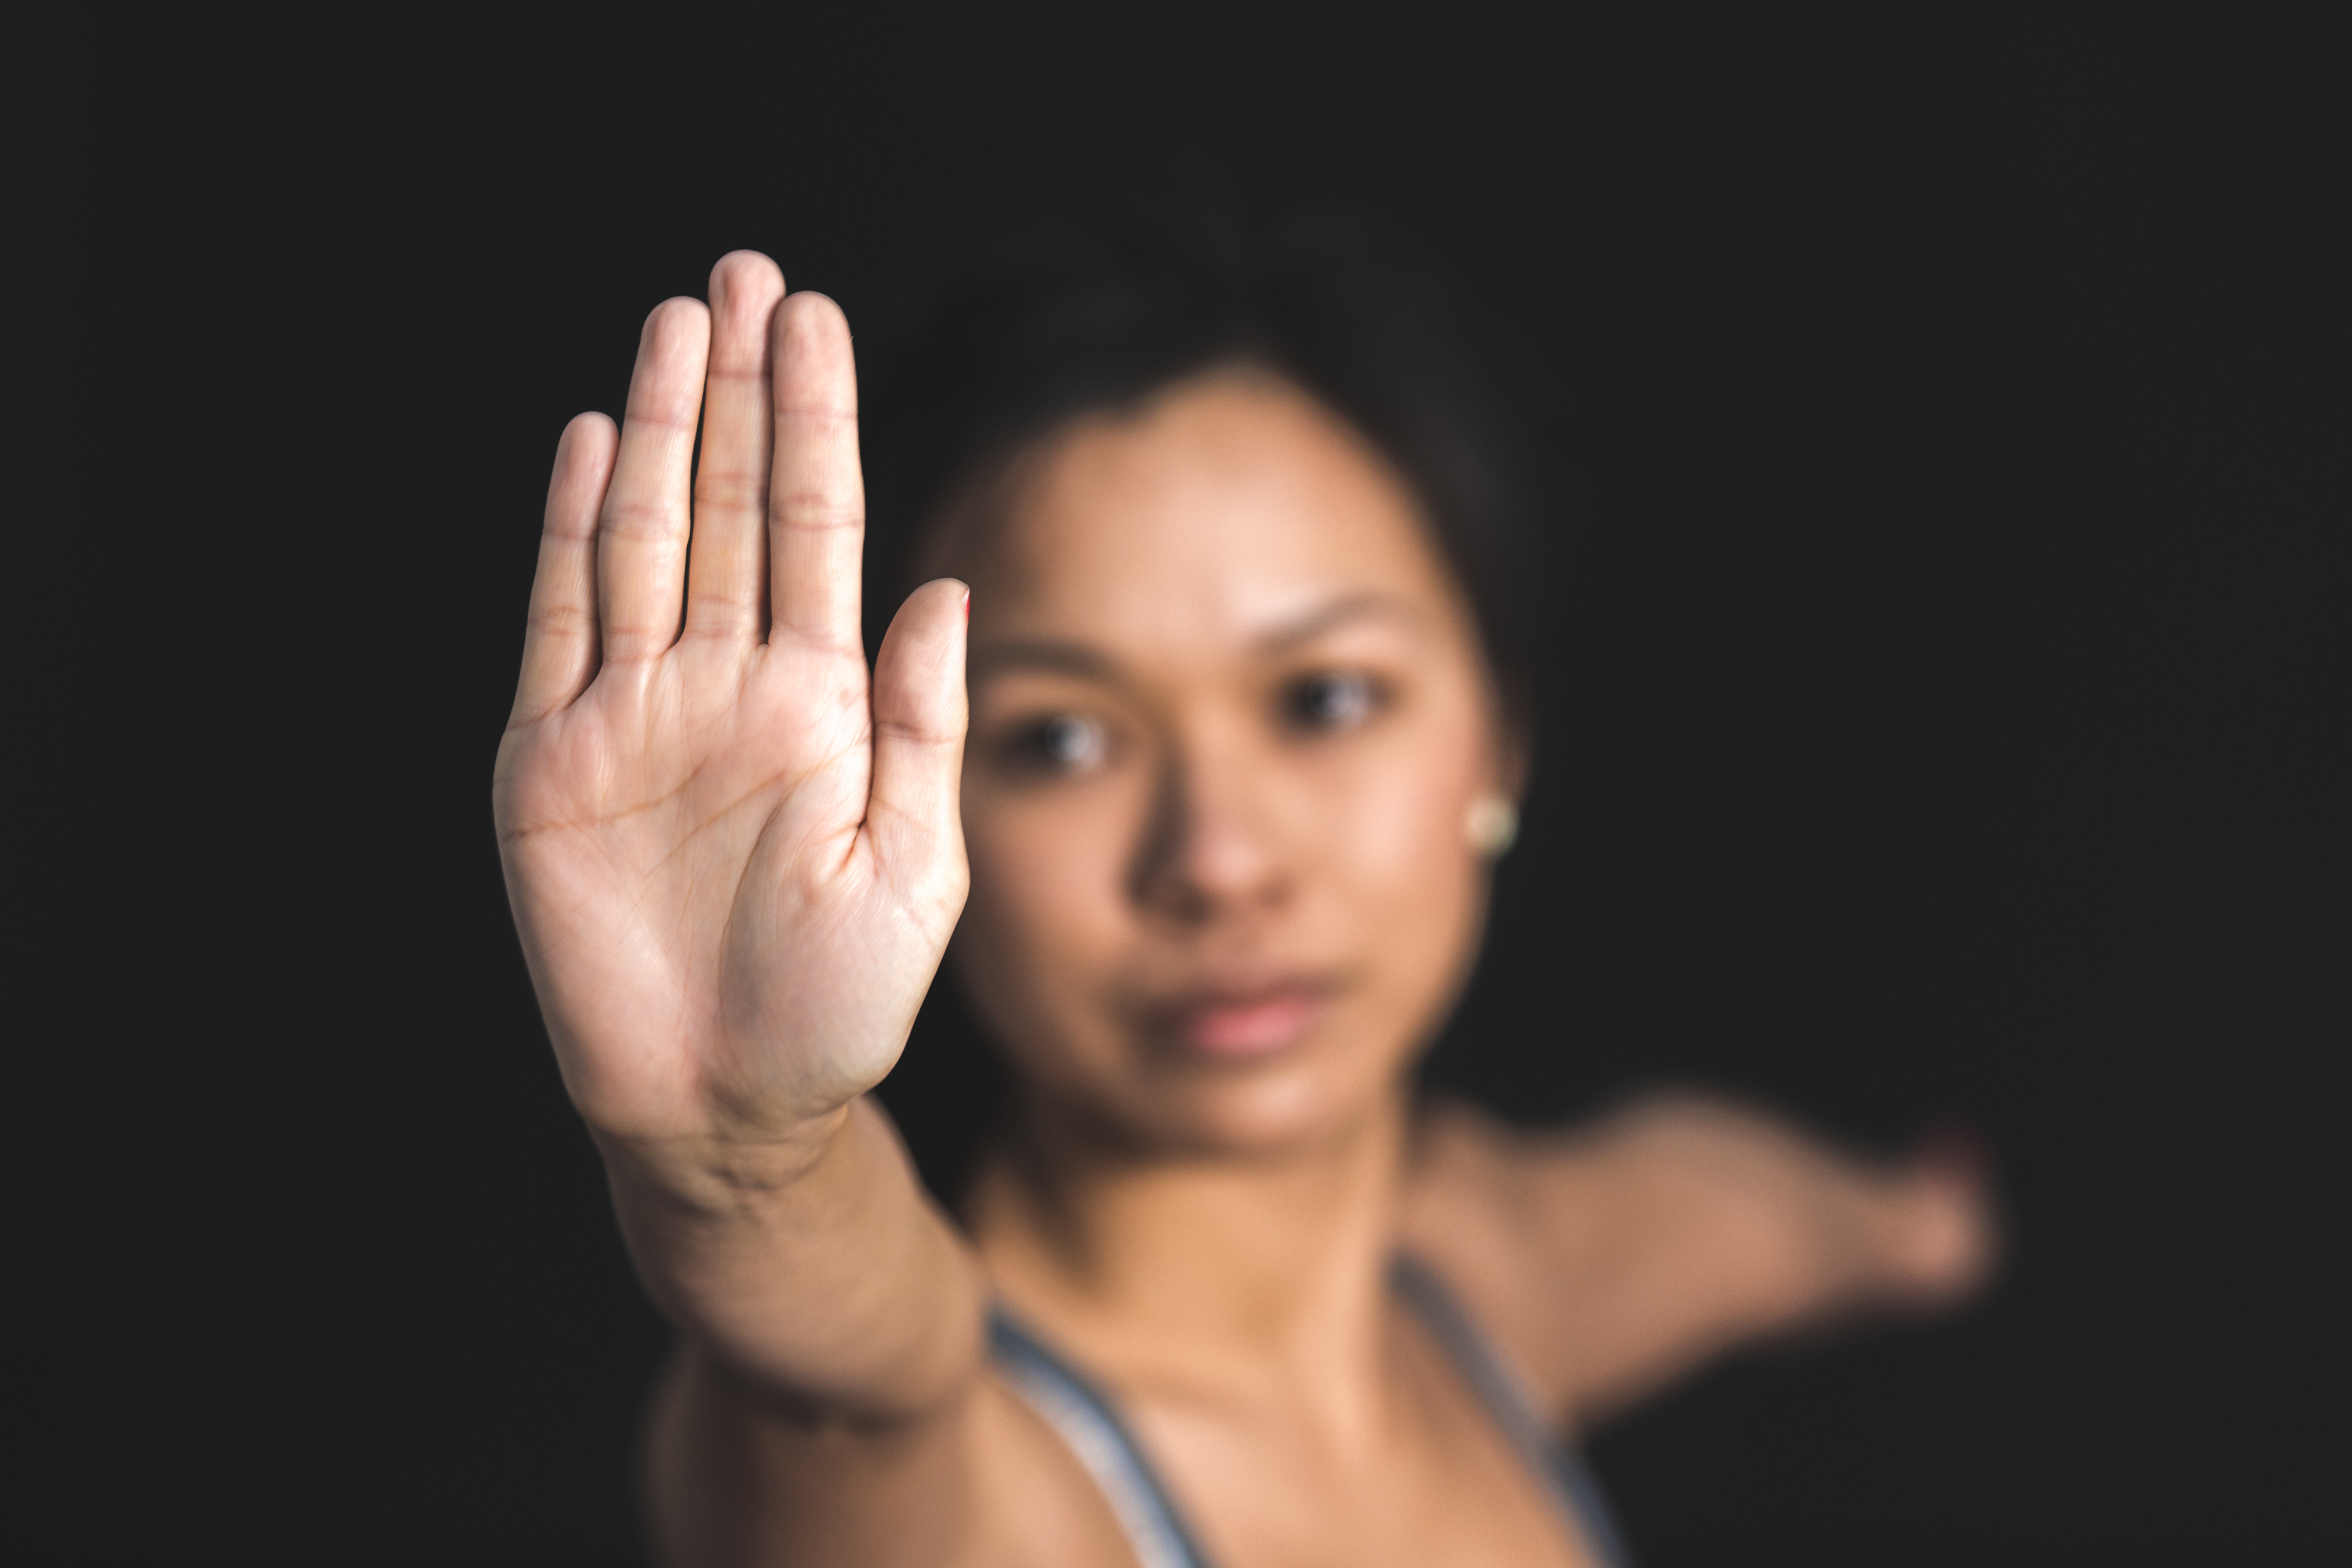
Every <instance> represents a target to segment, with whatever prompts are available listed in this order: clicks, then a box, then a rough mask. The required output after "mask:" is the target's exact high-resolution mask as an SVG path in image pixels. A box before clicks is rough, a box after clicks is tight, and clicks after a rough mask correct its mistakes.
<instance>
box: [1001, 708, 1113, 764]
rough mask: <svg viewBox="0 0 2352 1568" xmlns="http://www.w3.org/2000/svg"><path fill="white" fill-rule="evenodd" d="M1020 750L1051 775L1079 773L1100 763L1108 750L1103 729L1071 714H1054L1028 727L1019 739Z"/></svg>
mask: <svg viewBox="0 0 2352 1568" xmlns="http://www.w3.org/2000/svg"><path fill="white" fill-rule="evenodd" d="M1020 744H1021V750H1022V751H1023V752H1024V753H1026V755H1027V756H1028V757H1029V758H1030V760H1031V761H1033V762H1034V763H1037V764H1039V765H1040V766H1042V767H1045V768H1046V769H1049V770H1051V771H1053V772H1055V773H1083V772H1085V771H1086V770H1087V769H1088V768H1092V767H1096V766H1097V765H1099V764H1100V763H1101V762H1102V761H1103V758H1104V757H1105V756H1106V755H1107V754H1108V752H1109V750H1110V738H1109V737H1108V735H1107V734H1105V733H1104V731H1103V727H1102V726H1101V725H1100V724H1097V723H1096V722H1095V721H1092V720H1090V719H1081V718H1079V717H1078V716H1077V715H1076V714H1075V713H1056V714H1055V715H1054V716H1053V717H1052V718H1050V719H1047V720H1045V721H1042V722H1040V723H1036V724H1033V725H1031V726H1030V727H1029V728H1028V729H1027V730H1026V731H1023V733H1022V736H1021V742H1020Z"/></svg>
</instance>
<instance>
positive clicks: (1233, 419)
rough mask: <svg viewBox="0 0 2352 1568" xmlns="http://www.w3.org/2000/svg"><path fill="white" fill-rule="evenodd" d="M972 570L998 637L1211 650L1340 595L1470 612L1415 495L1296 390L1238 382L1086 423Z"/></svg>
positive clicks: (1432, 611) (979, 605)
mask: <svg viewBox="0 0 2352 1568" xmlns="http://www.w3.org/2000/svg"><path fill="white" fill-rule="evenodd" d="M986 533H987V540H986V545H985V547H984V549H983V551H982V552H981V553H982V557H983V558H982V559H979V560H972V561H969V562H961V563H958V564H960V565H963V566H964V567H965V568H966V571H967V574H968V575H969V577H970V578H971V583H972V585H973V589H974V596H973V610H974V614H975V615H976V616H982V617H984V620H985V621H986V622H987V623H988V624H989V626H990V627H991V629H992V630H999V631H1003V632H1013V633H1044V632H1051V633H1052V634H1054V635H1057V636H1062V637H1077V638H1082V639H1084V640H1087V641H1088V642H1093V643H1097V644H1100V645H1102V646H1105V647H1114V648H1127V649H1131V650H1133V651H1134V652H1136V653H1138V654H1149V653H1155V652H1156V653H1193V654H1198V653H1202V652H1207V651H1210V650H1212V649H1213V648H1215V647H1219V646H1220V645H1223V644H1228V643H1230V642H1232V641H1234V640H1235V639H1246V638H1249V637H1254V636H1255V635H1257V634H1260V633H1262V632H1264V631H1265V629H1266V628H1268V627H1271V626H1281V625H1284V624H1286V623H1287V622H1289V621H1292V620H1295V619H1296V618H1297V617H1298V616H1301V615H1306V614H1311V613H1313V611H1314V610H1315V609H1316V608H1317V607H1318V606H1319V605H1324V604H1326V603H1328V602H1329V601H1330V600H1332V599H1333V598H1335V597H1339V596H1342V595H1359V594H1362V595H1379V596H1381V597H1383V598H1388V599H1393V600H1397V601H1401V602H1402V605H1403V607H1405V608H1407V609H1409V610H1414V611H1418V612H1419V613H1420V615H1421V616H1423V617H1424V618H1426V619H1428V620H1430V621H1431V622H1433V623H1438V624H1443V625H1444V626H1448V627H1452V626H1454V625H1455V624H1456V623H1458V622H1459V621H1460V620H1461V619H1462V617H1463V614H1464V608H1463V606H1462V605H1461V603H1460V595H1458V593H1457V592H1456V590H1455V589H1454V584H1453V579H1452V575H1451V574H1450V573H1449V572H1448V571H1447V569H1446V567H1445V564H1444V561H1443V559H1442V558H1441V557H1440V555H1439V554H1438V552H1437V551H1436V549H1435V547H1434V545H1433V542H1432V540H1431V538H1430V535H1429V531H1428V530H1427V528H1426V527H1425V525H1424V524H1423V521H1422V517H1421V512H1420V508H1419V505H1418V503H1417V501H1416V500H1415V498H1414V496H1413V494H1412V490H1411V489H1409V487H1408V486H1407V485H1406V484H1405V483H1404V482H1403V480H1402V479H1401V478H1400V477H1399V476H1398V475H1397V474H1396V472H1395V471H1394V470H1393V469H1392V468H1391V467H1390V466H1389V464H1388V463H1387V462H1386V461H1385V460H1384V459H1383V458H1381V456H1380V454H1379V453H1378V452H1377V451H1376V450H1375V449H1374V448H1373V447H1371V446H1370V444H1369V443H1367V442H1366V441H1365V440H1364V439H1363V438H1362V437H1360V436H1359V435H1358V434H1357V433H1356V432H1355V431H1354V430H1353V429H1352V428H1350V427H1349V426H1348V425H1346V424H1345V423H1344V422H1343V421H1341V420H1340V419H1339V417H1337V416H1334V415H1333V414H1331V413H1330V412H1329V411H1328V409H1326V408H1325V407H1324V406H1323V405H1321V404H1319V403H1318V402H1316V401H1315V400H1314V399H1313V398H1311V397H1309V396H1307V395H1306V394H1304V393H1302V392H1300V391H1298V390H1297V388H1295V387H1293V386H1292V385H1290V384H1288V383H1286V382H1284V381H1281V380H1279V379H1277V378H1276V377H1274V376H1272V375H1270V374H1265V373H1253V372H1246V371H1223V372H1219V373H1215V374H1210V375H1204V376H1202V377H1199V378H1196V379H1194V380H1192V381H1189V382H1186V383H1182V384H1179V385H1177V386H1175V387H1172V388H1171V389H1169V390H1168V391H1166V392H1164V393H1162V394H1160V395H1159V396H1157V397H1155V398H1154V399H1152V400H1151V401H1150V403H1148V404H1146V405H1143V406H1142V407H1140V408H1139V409H1136V410H1133V411H1129V412H1125V413H1121V414H1118V415H1100V416H1089V417H1087V418H1084V419H1081V420H1079V421H1077V422H1076V423H1074V424H1073V425H1071V426H1068V427H1066V428H1065V429H1064V430H1062V431H1060V432H1058V433H1057V434H1056V435H1055V436H1054V437H1050V438H1049V439H1048V440H1047V441H1046V442H1045V444H1044V445H1043V446H1041V447H1040V448H1039V449H1038V450H1037V451H1036V452H1034V454H1032V456H1031V457H1030V458H1029V459H1028V460H1026V461H1025V462H1024V463H1023V464H1021V465H1020V466H1019V468H1017V470H1016V472H1015V473H1014V475H1013V478H1012V480H1011V483H1010V486H1009V489H1008V490H1007V491H1006V492H1005V493H1004V495H1003V505H1002V507H1001V510H999V511H998V515H997V521H996V525H995V526H994V527H993V528H991V529H989V530H987V531H986Z"/></svg>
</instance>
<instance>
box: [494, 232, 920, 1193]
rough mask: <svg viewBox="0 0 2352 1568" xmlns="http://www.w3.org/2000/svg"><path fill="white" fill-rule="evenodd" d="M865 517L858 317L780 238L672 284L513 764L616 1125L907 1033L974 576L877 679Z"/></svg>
mask: <svg viewBox="0 0 2352 1568" xmlns="http://www.w3.org/2000/svg"><path fill="white" fill-rule="evenodd" d="M698 407H699V412H700V422H701V431H702V450H701V458H700V463H699V467H698V468H697V469H696V471H694V472H693V473H692V474H691V475H689V471H688V470H689V468H690V467H693V461H692V458H693V452H694V440H695V430H696V422H697V411H698ZM689 479H690V481H691V482H690V483H689ZM863 542H864V487H863V483H862V480H861V479H860V476H859V471H858V455H857V411H856V370H855V367H854V364H853V362H852V357H851V351H850V342H849V332H848V327H847V324H846V323H845V321H844V320H843V318H842V314H841V311H840V310H839V309H838V308H837V307H836V306H835V304H834V303H833V301H832V300H827V299H825V298H824V297H823V296H821V295H816V294H807V293H802V294H793V295H792V296H790V297H786V295H785V293H784V280H783V278H782V274H780V273H779V272H778V271H777V269H776V267H775V265H774V264H773V263H772V262H771V261H769V260H768V259H767V258H765V257H762V256H757V255H753V254H751V253H749V252H737V253H735V254H733V255H730V256H729V257H727V258H725V259H723V260H721V261H720V262H719V265H718V267H717V268H715V269H714V270H713V271H712V274H711V280H710V303H709V307H708V308H706V307H705V306H703V305H702V304H701V303H699V302H698V301H696V300H670V301H668V302H667V303H666V304H664V305H662V306H661V307H660V308H659V309H657V310H655V311H654V313H653V315H652V316H651V317H650V318H649V319H648V320H647V321H646V328H645V335H644V338H643V340H642V342H641V343H640V345H639V348H638V351H637V363H636V370H635V375H634V377H633V378H632V380H631V382H630V385H629V401H628V411H627V414H626V416H625V418H624V419H623V421H622V423H621V425H620V427H619V429H618V430H617V431H615V429H614V426H613V423H612V421H611V420H609V419H607V418H605V417H604V416H601V415H594V414H589V415H583V416H580V417H579V418H577V419H575V420H573V421H572V424H571V426H569V427H568V428H567V429H566V430H565V431H564V433H563V437H562V442H561V443H560V444H559V446H558V447H557V448H556V458H555V475H554V479H553V481H552V483H551V486H550V489H549V492H548V501H547V522H546V532H545V535H544V537H543V539H542V541H541V547H540V558H539V574H538V578H537V581H536V582H535V583H534V584H533V585H532V589H531V600H530V629H529V633H528V636H527V638H526V640H525V643H524V648H523V661H522V679H521V682H520V688H519V689H518V690H517V692H516V694H515V705H514V713H513V716H512V718H511V719H510V720H509V723H508V727H507V731H506V735H505V738H504V740H503V741H502V742H500V744H499V756H498V767H497V774H496V779H495V783H494V785H493V791H492V794H493V800H494V804H495V806H496V811H497V817H498V831H499V851H500V854H501V856H502V858H503V860H504V862H505V867H506V877H507V890H508V893H509V897H510V898H511V900H512V901H513V905H514V914H515V923H516V925H517V927H518V928H519V929H520V932H521V935H522V943H523V952H524V954H525V957H526V958H527V960H528V961H529V963H530V973H531V979H532V982H533V984H535V985H536V987H537V989H538V993H539V1001H540V1005H541V1009H542V1011H543V1012H544V1014H545V1016H546V1019H547V1026H548V1032H549V1034H550V1035H551V1037H552V1039H553V1041H554V1045H555V1049H556V1054H557V1056H558V1058H560V1060H561V1062H562V1070H563V1077H564V1082H565V1084H566V1085H567V1087H568V1088H569V1089H570V1091H571V1094H572V1100H573V1102H574V1103H575V1104H576V1105H577V1106H578V1107H579V1109H580V1110H581V1112H582V1113H583V1115H584V1116H585V1117H586V1119H587V1120H588V1121H589V1124H590V1125H591V1127H592V1128H593V1129H594V1130H595V1131H597V1133H598V1134H599V1136H600V1137H601V1138H604V1139H607V1140H620V1141H622V1142H625V1143H627V1144H631V1145H635V1146H638V1147H641V1148H646V1149H653V1148H660V1147H668V1148H672V1149H677V1150H678V1151H679V1152H685V1151H686V1150H688V1149H692V1148H698V1147H715V1148H734V1149H741V1148H746V1147H751V1146H756V1145H760V1144H763V1143H776V1142H785V1141H789V1140H790V1139H791V1137H792V1136H793V1134H794V1133H795V1132H796V1131H799V1130H801V1129H803V1128H806V1127H808V1126H810V1125H812V1124H814V1123H818V1122H822V1121H827V1120H829V1119H831V1118H832V1115H833V1113H834V1112H836V1111H838V1110H841V1108H843V1107H844V1106H845V1105H846V1104H848V1103H849V1102H850V1101H851V1100H854V1099H855V1098H856V1096H857V1095H858V1094H860V1093H861V1092H863V1091H864V1090H866V1089H870V1088H871V1087H873V1085H874V1084H875V1083H877V1082H878V1081H879V1080H880V1079H881V1078H882V1077H883V1076H884V1075H885V1074H886V1073H887V1072H888V1071H889V1069H890V1068H891V1066H892V1064H893V1063H894V1062H895V1061H896V1060H897V1059H898V1052H899V1050H900V1048H901V1047H902V1046H903V1045H904V1043H905V1040H906V1037H907V1031H908V1027H909V1026H910V1025H911V1024H912V1022H913V1020H914V1016H915V1011H916V1008H917V1006H918V1005H919V1004H920V1002H921V1000H922V997H923V993H924V991H925V989H926V988H927V987H928V986H929V984H930V980H931V976H932V974H933V973H934V971H935V970H936V969H937V967H938V964H939V961H940V953H941V952H942V951H943V949H944V948H945V946H946V944H947V941H948V936H949V933H950V931H951V930H952V929H953V927H954V925H955V921H956V918H957V916H958V914H959V913H960V912H961V909H962V905H963V897H964V889H965V883H966V872H965V864H964V852H963V838H962V833H961V826H960V825H959V821H958V816H957V804H956V802H957V781H958V773H959V770H960V768H961V761H962V751H963V736H964V722H965V708H964V695H963V658H964V626H965V619H966V606H965V599H966V595H965V590H964V588H963V586H962V585H961V584H958V583H953V582H945V581H942V582H936V583H931V584H926V585H925V586H924V587H922V588H920V589H919V590H918V591H917V592H916V593H915V594H914V595H912V596H911V597H909V598H908V601H907V603H906V605H904V606H902V607H901V608H900V609H899V611H898V616H897V618H896V619H895V620H894V621H893V622H892V623H891V626H890V630H889V633H888V635H887V637H886V638H885V639H884V642H883V645H882V649H881V654H880V657H879V658H878V659H877V662H876V666H875V669H874V673H873V677H872V680H871V683H870V689H869V682H868V678H867V673H866V660H865V654H864V648H863V645H862V643H861V641H860V637H859V629H858V596H859V595H858V583H859V570H858V569H859V559H860V553H861V550H862V547H863Z"/></svg>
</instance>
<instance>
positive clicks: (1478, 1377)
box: [1389, 1252, 1633, 1568]
mask: <svg viewBox="0 0 2352 1568" xmlns="http://www.w3.org/2000/svg"><path fill="white" fill-rule="evenodd" d="M1389 1287H1390V1289H1393V1290H1394V1291H1395V1292H1396V1293H1397V1295H1398V1296H1399V1297H1401V1298H1402V1300H1404V1302H1405V1304H1406V1305H1407V1306H1409V1307H1411V1308H1412V1310H1413V1311H1414V1312H1415V1313H1416V1314H1417V1315H1418V1316H1419V1317H1420V1319H1421V1321H1423V1323H1424V1324H1426V1325H1428V1328H1429V1331H1430V1332H1431V1333H1432V1334H1433V1335H1434V1336H1435V1337H1436V1340H1437V1342H1438V1343H1439V1344H1440V1345H1441V1346H1442V1347H1444V1351H1445V1352H1446V1354H1447V1355H1449V1356H1450V1357H1452V1358H1453V1360H1454V1364H1455V1365H1456V1366H1458V1367H1460V1368H1461V1369H1462V1375H1463V1376H1464V1377H1465V1378H1466V1379H1467V1380H1468V1381H1469V1384H1470V1386H1471V1388H1472V1389H1473V1390H1474V1391H1475V1392H1476V1394H1477V1395H1478V1399H1479V1402H1480V1403H1481V1404H1483V1405H1486V1409H1487V1411H1488V1413H1489V1414H1491V1415H1493V1417H1494V1420H1495V1425H1496V1426H1500V1427H1501V1428H1502V1429H1503V1435H1504V1436H1506V1437H1507V1438H1508V1439H1509V1440H1510V1443H1511V1446H1512V1447H1514V1448H1517V1450H1518V1452H1519V1457H1520V1458H1522V1459H1523V1460H1524V1461H1525V1462H1526V1464H1527V1467H1528V1469H1530V1470H1532V1471H1534V1472H1535V1474H1536V1476H1537V1478H1538V1479H1539V1480H1541V1481H1542V1482H1543V1483H1544V1485H1545V1488H1546V1489H1548V1490H1549V1492H1550V1493H1551V1494H1552V1500H1553V1501H1554V1502H1555V1503H1557V1504H1558V1505H1559V1510H1560V1511H1561V1512H1562V1513H1564V1514H1566V1515H1567V1516H1568V1518H1569V1520H1570V1521H1571V1522H1572V1523H1574V1524H1575V1525H1577V1526H1579V1527H1580V1529H1581V1530H1582V1531H1583V1533H1584V1538H1585V1540H1586V1541H1587V1542H1589V1543H1590V1544H1591V1547H1592V1550H1593V1552H1594V1553H1595V1554H1597V1555H1598V1556H1599V1557H1600V1559H1601V1563H1602V1564H1603V1568H1632V1563H1633V1557H1632V1556H1631V1554H1630V1553H1628V1552H1626V1550H1625V1538H1624V1536H1623V1534H1622V1533H1621V1532H1620V1531H1619V1530H1618V1528H1617V1521H1616V1519H1615V1517H1614V1516H1613V1515H1612V1513H1611V1512H1610V1510H1609V1504H1608V1502H1607V1500H1605V1499H1604V1498H1602V1496H1601V1485H1600V1482H1599V1481H1597V1480H1596V1479H1594V1478H1593V1475H1592V1472H1591V1469H1590V1468H1587V1466H1586V1465H1585V1463H1584V1461H1583V1460H1582V1459H1581V1458H1579V1457H1578V1455H1577V1454H1576V1452H1575V1450H1573V1449H1571V1448H1570V1447H1567V1446H1566V1445H1564V1444H1562V1443H1561V1442H1560V1441H1559V1439H1558V1438H1556V1437H1554V1436H1552V1433H1551V1429H1550V1427H1549V1426H1548V1425H1547V1424H1546V1423H1545V1421H1544V1419H1543V1417H1542V1416H1541V1415H1539V1414H1538V1411H1537V1407H1536V1403H1535V1400H1534V1399H1533V1397H1531V1396H1530V1394H1528V1385H1527V1382H1526V1380H1525V1379H1524V1378H1522V1377H1521V1376H1520V1375H1519V1374H1518V1373H1517V1372H1516V1371H1515V1370H1514V1369H1513V1368H1512V1367H1511V1366H1510V1364H1509V1363H1507V1362H1505V1361H1504V1359H1503V1358H1502V1356H1501V1355H1500V1354H1499V1353H1497V1352H1496V1350H1495V1347H1494V1345H1493V1343H1492V1342H1490V1341H1489V1340H1488V1339H1487V1338H1486V1335H1485V1334H1484V1333H1482V1332H1480V1331H1479V1330H1478V1326H1477V1325H1476V1324H1475V1323H1474V1322H1472V1321H1470V1315H1469V1314H1468V1313H1467V1312H1465V1311H1464V1310H1462V1306H1461V1303H1460V1302H1458V1301H1456V1300H1454V1292H1453V1291H1451V1290H1449V1289H1446V1288H1445V1284H1444V1281H1443V1280H1441V1279H1438V1277H1437V1276H1436V1274H1435V1273H1434V1272H1433V1271H1432V1270H1431V1269H1430V1268H1429V1266H1428V1265H1427V1264H1425V1263H1423V1262H1422V1261H1421V1260H1420V1259H1419V1258H1415V1257H1413V1256H1412V1254H1411V1253H1409V1252H1399V1253H1397V1254H1396V1255H1395V1256H1394V1257H1392V1258H1390V1259H1389Z"/></svg>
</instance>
